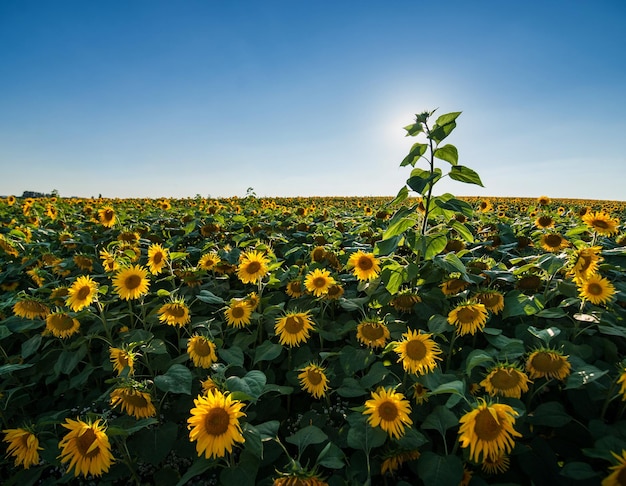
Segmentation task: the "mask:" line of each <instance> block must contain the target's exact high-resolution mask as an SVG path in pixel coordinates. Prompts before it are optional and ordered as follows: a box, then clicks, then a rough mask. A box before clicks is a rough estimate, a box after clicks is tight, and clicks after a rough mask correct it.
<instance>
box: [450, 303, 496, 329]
mask: <svg viewBox="0 0 626 486" xmlns="http://www.w3.org/2000/svg"><path fill="white" fill-rule="evenodd" d="M488 317H489V313H488V312H487V308H486V307H485V306H484V305H483V304H480V303H478V302H470V301H466V302H462V303H461V304H459V305H457V306H456V307H455V308H454V309H452V310H451V311H450V312H449V313H448V322H449V323H450V324H451V325H453V326H455V327H456V329H457V332H458V333H459V335H460V336H464V335H465V334H472V335H474V334H476V332H477V331H482V330H483V328H484V327H485V324H486V323H487V319H488Z"/></svg>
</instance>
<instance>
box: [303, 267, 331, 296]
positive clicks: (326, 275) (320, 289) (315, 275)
mask: <svg viewBox="0 0 626 486" xmlns="http://www.w3.org/2000/svg"><path fill="white" fill-rule="evenodd" d="M336 283H337V282H336V281H335V279H334V278H333V277H331V276H330V272H329V271H328V270H326V269H323V270H320V269H319V268H316V269H315V270H313V271H312V272H309V273H308V274H307V276H306V277H305V279H304V286H305V287H306V289H307V290H308V291H309V292H311V293H312V294H313V295H314V296H315V297H321V296H323V295H325V294H327V293H328V291H329V290H330V287H331V286H332V285H335V284H336Z"/></svg>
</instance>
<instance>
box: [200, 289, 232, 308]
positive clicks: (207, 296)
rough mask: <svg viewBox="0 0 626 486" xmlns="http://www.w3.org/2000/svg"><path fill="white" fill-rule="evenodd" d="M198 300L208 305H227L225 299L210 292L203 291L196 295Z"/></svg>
mask: <svg viewBox="0 0 626 486" xmlns="http://www.w3.org/2000/svg"><path fill="white" fill-rule="evenodd" d="M196 299H198V300H199V301H202V302H204V303H206V304H216V305H222V304H225V303H226V302H225V301H224V299H222V298H221V297H218V296H217V295H215V294H214V293H213V292H209V291H208V290H201V291H200V292H199V293H198V295H196Z"/></svg>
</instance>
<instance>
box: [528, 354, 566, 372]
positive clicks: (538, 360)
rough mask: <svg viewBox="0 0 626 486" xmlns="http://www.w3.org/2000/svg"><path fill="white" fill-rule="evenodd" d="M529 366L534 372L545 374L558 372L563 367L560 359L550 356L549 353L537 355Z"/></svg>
mask: <svg viewBox="0 0 626 486" xmlns="http://www.w3.org/2000/svg"><path fill="white" fill-rule="evenodd" d="M531 364H532V366H533V368H535V369H536V370H538V371H543V372H546V373H548V372H553V371H559V370H560V369H561V368H562V367H563V361H562V359H561V358H560V357H555V356H552V355H551V354H550V353H538V354H537V355H536V356H535V357H534V358H533V360H532V363H531Z"/></svg>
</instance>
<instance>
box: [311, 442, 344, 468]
mask: <svg viewBox="0 0 626 486" xmlns="http://www.w3.org/2000/svg"><path fill="white" fill-rule="evenodd" d="M345 457H346V456H345V454H344V453H343V451H342V450H341V449H340V448H339V447H337V446H336V445H335V444H333V443H332V442H329V443H328V444H326V446H325V447H324V448H323V449H322V451H321V452H320V453H319V455H318V456H317V461H315V462H316V464H317V465H319V466H322V467H327V468H328V469H343V468H344V467H345V465H346V463H345Z"/></svg>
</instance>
